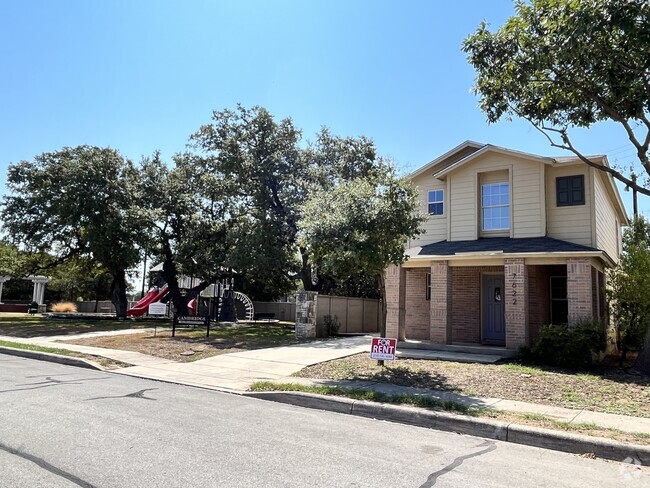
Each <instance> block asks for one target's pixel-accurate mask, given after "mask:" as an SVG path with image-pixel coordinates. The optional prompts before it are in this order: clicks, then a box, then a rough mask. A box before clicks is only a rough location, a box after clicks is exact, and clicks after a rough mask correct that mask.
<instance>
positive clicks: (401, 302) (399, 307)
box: [386, 264, 406, 341]
mask: <svg viewBox="0 0 650 488" xmlns="http://www.w3.org/2000/svg"><path fill="white" fill-rule="evenodd" d="M405 303H406V269H404V268H402V267H401V266H395V265H394V264H391V265H390V266H388V268H386V308H387V313H386V337H396V338H397V339H398V340H400V341H403V340H404V338H405V330H404V322H405V318H406V308H405Z"/></svg>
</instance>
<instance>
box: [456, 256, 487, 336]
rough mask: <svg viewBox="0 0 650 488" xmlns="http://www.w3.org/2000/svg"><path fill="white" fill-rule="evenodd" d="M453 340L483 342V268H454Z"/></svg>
mask: <svg viewBox="0 0 650 488" xmlns="http://www.w3.org/2000/svg"><path fill="white" fill-rule="evenodd" d="M452 270H453V271H452V292H451V295H452V304H451V317H452V319H451V338H452V342H461V343H468V344H480V343H481V268H478V267H476V266H470V267H463V268H456V267H455V268H452Z"/></svg>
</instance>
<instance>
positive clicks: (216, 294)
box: [126, 276, 255, 321]
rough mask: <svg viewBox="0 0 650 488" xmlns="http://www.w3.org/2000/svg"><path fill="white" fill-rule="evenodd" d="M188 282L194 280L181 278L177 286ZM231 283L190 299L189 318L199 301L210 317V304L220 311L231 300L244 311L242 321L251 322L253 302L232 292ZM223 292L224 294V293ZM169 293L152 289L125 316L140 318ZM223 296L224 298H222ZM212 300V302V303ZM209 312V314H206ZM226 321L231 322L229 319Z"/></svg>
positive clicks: (221, 283)
mask: <svg viewBox="0 0 650 488" xmlns="http://www.w3.org/2000/svg"><path fill="white" fill-rule="evenodd" d="M188 280H191V283H194V281H195V280H194V279H193V278H192V279H190V278H186V277H184V276H183V277H181V278H179V285H180V284H185V282H187V281H188ZM232 286H233V285H232V282H230V283H228V282H227V280H224V282H217V283H215V284H213V285H210V286H208V287H207V288H206V289H204V290H203V291H201V293H200V295H199V296H197V297H196V298H194V299H192V300H190V301H189V303H188V304H187V308H188V309H189V312H190V315H191V316H196V315H197V313H198V312H199V307H200V305H201V303H200V302H201V301H203V309H204V310H205V311H206V312H202V315H203V313H207V314H209V315H210V316H212V315H214V314H213V311H212V304H213V303H214V306H216V307H218V308H217V309H218V310H222V309H223V308H224V306H225V305H224V301H225V300H228V299H231V300H233V301H238V302H240V303H241V305H242V306H243V309H244V317H243V319H244V320H247V321H252V320H253V319H254V316H255V308H254V307H253V302H252V301H251V299H250V298H249V297H248V296H246V295H244V294H243V293H241V292H238V291H234V290H232ZM224 292H225V293H224ZM168 293H169V289H168V288H167V286H166V285H165V286H164V287H162V288H152V289H151V290H149V292H148V293H147V294H146V295H145V296H144V297H143V298H142V299H141V300H140V301H138V302H137V303H136V304H135V305H134V306H133V308H131V309H129V310H127V312H126V314H127V316H129V317H141V316H143V315H145V314H146V313H147V311H148V309H149V305H150V304H152V303H155V302H159V301H161V300H162V299H163V298H165V297H166V296H167V295H168ZM224 296H225V297H224ZM213 300H214V302H213ZM234 308H235V307H234V303H233V312H234ZM208 310H209V312H208ZM233 318H234V319H235V320H236V319H237V317H236V315H235V316H234V317H233ZM228 320H233V319H231V318H229V319H228Z"/></svg>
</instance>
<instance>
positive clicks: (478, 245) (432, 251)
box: [409, 237, 599, 257]
mask: <svg viewBox="0 0 650 488" xmlns="http://www.w3.org/2000/svg"><path fill="white" fill-rule="evenodd" d="M412 251H415V252H411V253H409V254H410V256H412V257H415V256H452V255H454V254H457V253H471V252H499V251H502V252H503V253H504V254H506V253H507V254H513V253H514V254H516V253H531V252H576V251H578V252H579V251H584V252H598V251H599V250H598V249H595V248H593V247H588V246H581V245H580V244H574V243H572V242H567V241H561V240H559V239H553V238H552V237H523V238H518V239H513V238H511V237H489V238H481V239H476V240H474V241H451V242H450V241H440V242H434V243H433V244H427V245H426V246H422V247H421V248H420V250H419V251H416V249H412Z"/></svg>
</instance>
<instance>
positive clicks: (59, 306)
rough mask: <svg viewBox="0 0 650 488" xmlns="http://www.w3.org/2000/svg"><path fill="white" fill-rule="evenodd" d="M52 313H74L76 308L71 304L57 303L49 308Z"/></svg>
mask: <svg viewBox="0 0 650 488" xmlns="http://www.w3.org/2000/svg"><path fill="white" fill-rule="evenodd" d="M50 310H51V311H52V312H76V311H77V306H76V305H75V304H74V303H72V302H58V303H53V304H52V306H50Z"/></svg>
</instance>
